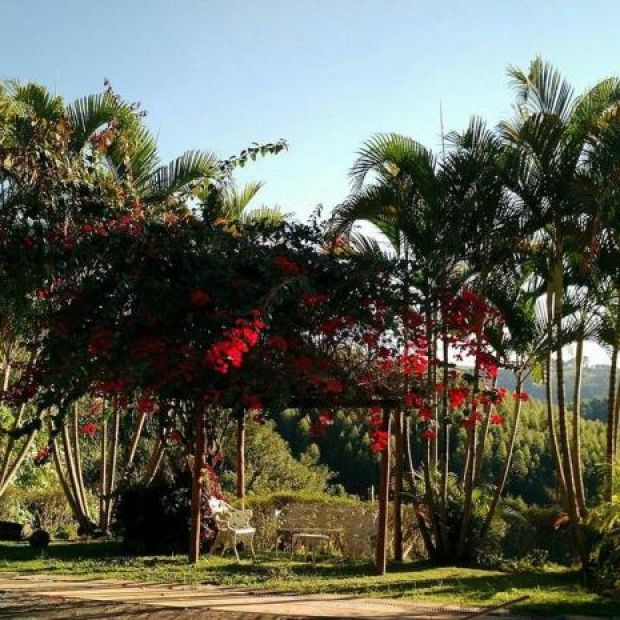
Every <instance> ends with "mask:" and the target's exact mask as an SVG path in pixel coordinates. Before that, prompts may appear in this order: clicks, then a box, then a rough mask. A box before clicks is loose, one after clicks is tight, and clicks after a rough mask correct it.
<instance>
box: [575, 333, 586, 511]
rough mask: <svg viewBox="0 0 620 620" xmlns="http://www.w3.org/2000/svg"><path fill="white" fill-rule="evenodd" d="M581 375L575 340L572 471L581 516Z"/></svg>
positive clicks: (580, 352)
mask: <svg viewBox="0 0 620 620" xmlns="http://www.w3.org/2000/svg"><path fill="white" fill-rule="evenodd" d="M582 375H583V339H582V338H579V339H578V340H577V349H576V351H575V384H574V389H573V428H572V430H573V437H572V439H573V446H572V448H573V450H572V456H573V471H574V472H575V485H576V489H575V490H576V491H577V504H578V506H579V513H580V514H581V516H582V517H583V516H585V514H586V496H585V490H584V486H583V466H582V457H581V381H582Z"/></svg>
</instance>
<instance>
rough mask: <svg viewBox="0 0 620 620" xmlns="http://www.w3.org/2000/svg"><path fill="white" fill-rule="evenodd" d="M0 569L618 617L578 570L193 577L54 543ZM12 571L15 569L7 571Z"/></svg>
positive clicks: (163, 563)
mask: <svg viewBox="0 0 620 620" xmlns="http://www.w3.org/2000/svg"><path fill="white" fill-rule="evenodd" d="M0 562H1V563H2V564H4V566H5V567H6V566H7V565H10V564H11V563H14V564H15V568H14V570H18V571H20V572H23V573H32V572H46V573H64V574H67V572H68V570H67V569H70V571H69V572H70V574H74V575H75V576H76V578H79V577H80V575H82V576H83V575H84V574H88V575H89V576H96V577H98V578H99V577H101V578H104V577H107V576H115V577H121V578H122V577H127V578H132V579H136V578H138V579H142V580H151V579H153V578H155V579H164V580H170V581H172V580H176V581H178V580H179V578H180V577H183V575H184V574H192V575H193V579H195V580H196V581H200V582H201V583H205V584H218V585H243V586H247V587H252V586H258V585H263V584H264V586H265V587H267V588H270V589H272V588H273V589H277V590H278V591H287V592H293V591H296V592H298V593H301V592H303V593H306V594H308V593H331V594H339V595H342V596H350V595H357V596H359V595H363V596H376V597H398V598H406V599H408V600H410V601H412V602H424V601H428V600H429V598H431V597H432V600H443V601H444V602H447V603H454V602H455V599H457V600H459V599H460V600H463V601H466V602H467V604H469V605H479V606H481V607H484V606H491V605H493V604H497V603H498V602H503V601H508V600H510V599H514V598H517V597H519V596H522V595H524V594H527V595H530V596H531V597H532V598H531V600H529V601H524V602H523V603H520V604H518V605H515V606H514V607H513V610H514V611H515V612H521V613H528V614H534V615H538V616H554V615H559V614H588V615H600V616H607V617H612V618H614V617H615V618H620V614H619V612H618V608H619V605H618V602H617V601H616V602H614V601H610V600H607V599H604V598H602V597H599V596H596V595H594V594H592V593H586V592H585V591H583V589H582V584H581V576H580V574H579V572H577V571H549V572H543V571H540V572H528V573H501V572H498V571H484V570H470V569H458V568H450V567H448V568H441V567H437V566H435V565H433V564H431V563H429V562H416V563H404V564H392V565H390V567H389V572H388V574H387V575H385V576H383V577H378V576H377V575H376V573H375V571H374V568H373V566H372V564H370V563H361V562H360V563H347V562H338V561H332V562H329V563H326V562H321V563H319V564H317V566H316V567H314V566H312V564H311V563H310V562H304V561H302V558H298V559H297V560H296V561H294V562H290V561H289V558H288V557H286V556H282V555H280V556H279V557H275V556H273V555H268V554H261V555H260V556H259V558H258V561H257V562H256V563H252V562H250V561H247V560H245V561H243V562H242V563H241V564H238V563H237V562H236V561H234V559H232V558H226V559H222V558H219V557H213V558H209V557H208V556H207V557H205V559H204V560H203V562H201V564H200V566H199V568H198V570H197V571H196V572H195V573H194V572H193V569H192V568H191V567H190V566H188V565H187V564H186V563H185V558H184V557H183V556H176V557H164V556H157V557H146V558H145V557H139V556H126V555H123V550H122V547H121V545H120V543H118V542H114V541H106V542H102V541H98V542H95V543H66V544H58V543H57V544H53V545H51V546H50V547H49V548H48V549H47V550H46V551H45V552H43V554H42V552H40V551H35V550H33V549H31V548H30V547H28V546H25V545H0ZM55 562H58V564H57V565H55ZM42 563H43V564H44V566H42ZM63 563H64V566H63ZM71 563H75V566H71ZM0 570H2V568H0ZM9 570H13V569H12V568H11V567H9Z"/></svg>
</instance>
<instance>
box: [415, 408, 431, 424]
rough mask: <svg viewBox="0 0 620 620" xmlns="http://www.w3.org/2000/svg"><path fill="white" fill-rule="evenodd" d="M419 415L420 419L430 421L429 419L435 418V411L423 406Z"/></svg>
mask: <svg viewBox="0 0 620 620" xmlns="http://www.w3.org/2000/svg"><path fill="white" fill-rule="evenodd" d="M418 416H419V418H420V420H425V421H426V422H428V421H429V420H432V419H433V412H432V411H431V410H430V409H429V408H428V407H421V408H420V411H419V412H418Z"/></svg>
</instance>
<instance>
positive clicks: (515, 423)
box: [480, 375, 523, 538]
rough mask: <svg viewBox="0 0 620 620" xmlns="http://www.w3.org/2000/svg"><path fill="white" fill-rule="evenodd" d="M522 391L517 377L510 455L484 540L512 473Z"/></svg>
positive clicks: (503, 469)
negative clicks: (509, 475)
mask: <svg viewBox="0 0 620 620" xmlns="http://www.w3.org/2000/svg"><path fill="white" fill-rule="evenodd" d="M522 390H523V380H522V379H521V375H517V384H516V387H515V401H514V421H513V426H512V430H511V432H510V439H509V441H508V454H507V456H506V460H505V461H504V467H503V468H502V473H501V474H500V476H499V480H498V482H497V486H496V488H495V493H494V494H493V500H492V501H491V506H490V507H489V513H488V514H487V518H486V520H485V522H484V526H483V527H482V532H481V534H480V538H484V537H485V536H486V533H487V532H488V531H489V527H490V526H491V523H492V521H493V517H494V516H495V512H496V510H497V506H498V504H499V501H500V499H501V497H502V495H503V493H504V489H505V488H506V482H507V481H508V474H509V473H510V468H511V467H512V459H513V456H514V449H515V444H516V440H517V433H518V432H519V421H520V419H521V410H522V408H523V401H522V400H521V398H520V397H521V392H522Z"/></svg>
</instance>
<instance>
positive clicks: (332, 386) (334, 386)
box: [324, 379, 344, 394]
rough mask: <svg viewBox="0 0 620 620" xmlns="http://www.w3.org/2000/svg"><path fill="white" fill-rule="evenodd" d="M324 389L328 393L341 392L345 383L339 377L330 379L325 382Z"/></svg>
mask: <svg viewBox="0 0 620 620" xmlns="http://www.w3.org/2000/svg"><path fill="white" fill-rule="evenodd" d="M324 389H325V392H326V393H327V394H340V393H341V392H343V391H344V385H343V384H342V381H338V379H330V380H329V381H327V383H325V388H324Z"/></svg>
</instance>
